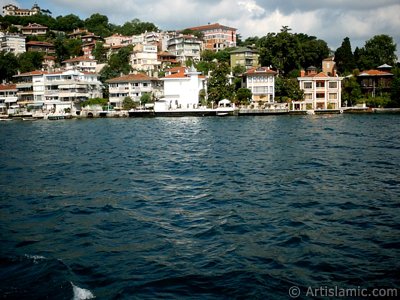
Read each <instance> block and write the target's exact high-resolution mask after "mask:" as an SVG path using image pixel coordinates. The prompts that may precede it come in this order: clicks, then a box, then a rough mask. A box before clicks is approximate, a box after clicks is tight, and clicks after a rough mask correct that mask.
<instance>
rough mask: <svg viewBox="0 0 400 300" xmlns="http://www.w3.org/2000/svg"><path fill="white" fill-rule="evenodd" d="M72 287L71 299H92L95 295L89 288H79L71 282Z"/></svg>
mask: <svg viewBox="0 0 400 300" xmlns="http://www.w3.org/2000/svg"><path fill="white" fill-rule="evenodd" d="M71 285H72V289H73V291H74V297H73V298H72V299H73V300H86V299H94V298H95V296H94V295H93V293H92V292H91V291H89V290H86V289H83V288H80V287H78V286H76V285H75V284H73V283H72V282H71Z"/></svg>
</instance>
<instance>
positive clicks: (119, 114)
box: [0, 107, 400, 121]
mask: <svg viewBox="0 0 400 300" xmlns="http://www.w3.org/2000/svg"><path fill="white" fill-rule="evenodd" d="M329 114H400V108H357V107H344V108H342V109H340V110H313V111H305V110H294V111H288V110H283V109H276V110H266V109H239V110H235V111H231V112H230V113H229V114H226V115H224V117H225V116H277V115H329ZM154 117H221V116H219V115H218V114H217V113H216V111H215V110H214V111H211V110H207V111H203V110H198V111H197V110H191V111H185V110H170V111H161V112H156V111H154V110H133V111H122V110H121V111H87V112H85V113H83V114H82V112H80V113H79V114H76V115H72V114H59V115H46V116H43V115H36V116H35V115H34V114H20V115H2V116H0V120H3V121H5V120H18V119H21V120H24V121H33V120H65V119H98V118H117V119H118V118H154Z"/></svg>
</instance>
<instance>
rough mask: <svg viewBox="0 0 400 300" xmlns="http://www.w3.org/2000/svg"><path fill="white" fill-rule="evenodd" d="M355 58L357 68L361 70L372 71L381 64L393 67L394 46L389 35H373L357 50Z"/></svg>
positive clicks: (394, 59) (394, 57) (395, 57)
mask: <svg viewBox="0 0 400 300" xmlns="http://www.w3.org/2000/svg"><path fill="white" fill-rule="evenodd" d="M355 56H356V55H355ZM357 58H358V61H357V63H358V67H359V68H360V69H363V70H365V69H373V68H376V67H378V66H380V65H383V64H389V65H391V66H393V65H394V64H395V63H396V60H397V56H396V44H395V43H394V41H393V38H392V37H391V36H389V35H386V34H381V35H375V36H374V37H373V38H371V39H370V40H368V41H366V42H365V45H364V47H363V48H361V49H359V50H358V53H357Z"/></svg>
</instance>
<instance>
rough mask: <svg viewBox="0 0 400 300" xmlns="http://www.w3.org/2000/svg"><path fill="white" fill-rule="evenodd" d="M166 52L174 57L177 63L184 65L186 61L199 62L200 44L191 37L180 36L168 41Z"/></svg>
mask: <svg viewBox="0 0 400 300" xmlns="http://www.w3.org/2000/svg"><path fill="white" fill-rule="evenodd" d="M167 44H168V52H169V53H171V54H172V55H175V56H176V59H177V61H179V62H181V63H183V64H185V62H186V61H187V60H192V61H195V62H198V61H200V54H201V49H202V42H201V41H200V40H199V39H198V38H197V37H195V36H192V35H180V36H177V37H173V38H171V39H169V40H168V42H167Z"/></svg>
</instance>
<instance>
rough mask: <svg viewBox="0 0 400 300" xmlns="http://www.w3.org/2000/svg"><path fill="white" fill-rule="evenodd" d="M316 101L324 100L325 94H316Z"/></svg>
mask: <svg viewBox="0 0 400 300" xmlns="http://www.w3.org/2000/svg"><path fill="white" fill-rule="evenodd" d="M317 99H325V93H317Z"/></svg>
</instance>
